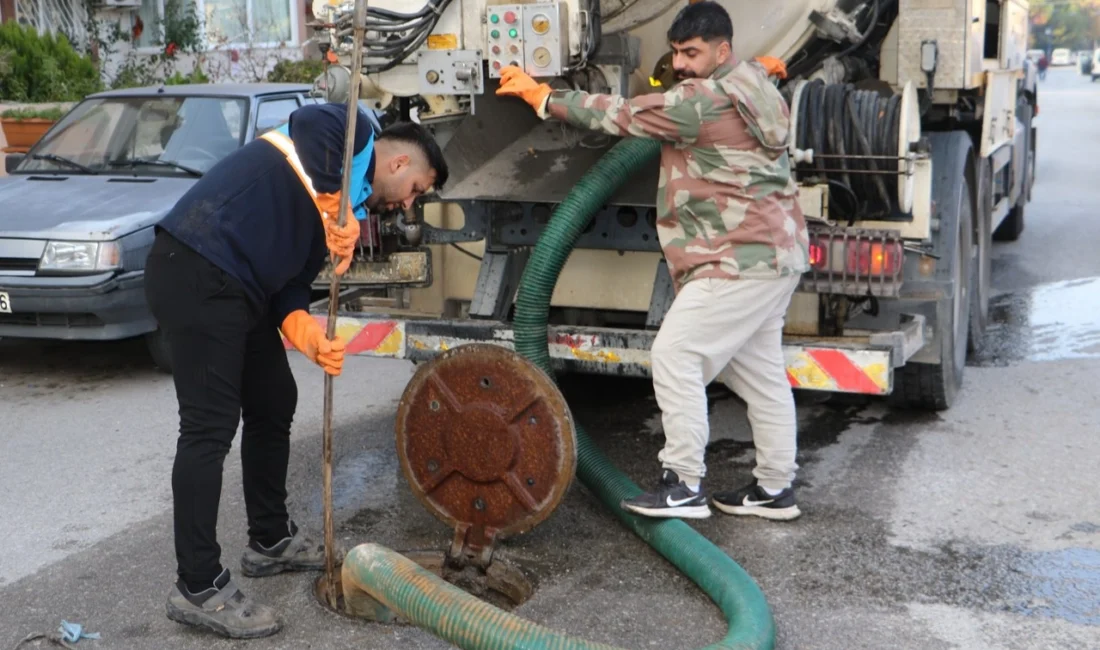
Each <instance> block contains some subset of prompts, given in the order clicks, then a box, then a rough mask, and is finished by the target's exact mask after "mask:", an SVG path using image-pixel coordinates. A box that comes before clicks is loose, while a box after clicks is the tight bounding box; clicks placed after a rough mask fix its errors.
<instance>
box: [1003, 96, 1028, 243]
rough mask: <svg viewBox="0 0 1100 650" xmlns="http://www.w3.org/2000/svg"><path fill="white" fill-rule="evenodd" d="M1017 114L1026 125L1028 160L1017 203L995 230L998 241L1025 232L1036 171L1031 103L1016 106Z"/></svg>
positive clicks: (1025, 162) (1011, 238)
mask: <svg viewBox="0 0 1100 650" xmlns="http://www.w3.org/2000/svg"><path fill="white" fill-rule="evenodd" d="M1016 114H1017V115H1020V116H1021V118H1022V119H1021V120H1020V122H1021V123H1022V124H1023V125H1024V133H1025V134H1026V136H1025V137H1026V139H1027V140H1026V142H1025V144H1024V151H1026V152H1027V160H1026V161H1024V165H1023V169H1024V172H1023V173H1024V177H1023V179H1021V181H1020V196H1019V197H1018V198H1017V199H1016V205H1014V206H1012V210H1010V211H1009V213H1008V216H1007V217H1005V220H1004V221H1002V222H1001V225H999V226H997V230H995V231H994V232H993V239H995V240H996V241H1016V240H1017V239H1019V238H1020V235H1021V234H1022V233H1023V232H1024V206H1025V205H1026V204H1027V201H1028V197H1029V195H1030V194H1031V192H1030V189H1029V188H1030V187H1031V180H1032V177H1033V175H1034V173H1035V146H1034V145H1035V143H1034V140H1033V139H1032V137H1031V105H1030V104H1027V103H1026V102H1024V103H1021V104H1020V105H1019V106H1017V107H1016Z"/></svg>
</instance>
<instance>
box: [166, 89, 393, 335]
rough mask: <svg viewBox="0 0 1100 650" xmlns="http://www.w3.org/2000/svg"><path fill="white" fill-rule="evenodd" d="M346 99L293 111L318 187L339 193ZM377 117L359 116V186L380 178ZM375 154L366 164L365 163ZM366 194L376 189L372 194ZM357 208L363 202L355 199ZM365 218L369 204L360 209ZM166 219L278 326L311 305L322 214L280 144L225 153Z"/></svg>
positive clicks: (297, 141) (259, 143)
mask: <svg viewBox="0 0 1100 650" xmlns="http://www.w3.org/2000/svg"><path fill="white" fill-rule="evenodd" d="M346 115H347V106H346V105H345V104H337V103H332V104H307V105H305V106H303V107H301V108H299V109H298V110H296V111H294V112H293V113H291V115H290V122H289V123H288V125H287V127H289V134H290V138H291V140H293V142H294V149H295V151H296V152H297V154H298V158H299V159H300V160H301V162H302V166H303V167H304V168H305V172H306V174H308V175H309V177H310V178H311V179H312V181H313V188H314V190H315V191H316V192H318V193H319V194H331V193H336V192H339V191H340V185H341V180H342V177H341V169H342V167H343V163H344V137H345V129H344V125H345V117H346ZM379 131H380V128H379V126H378V122H377V120H376V119H375V118H374V116H373V115H368V114H367V113H366V112H364V111H363V110H362V109H360V110H359V115H358V117H357V118H356V129H355V158H356V159H357V162H360V163H361V164H354V165H353V167H365V168H366V174H365V178H363V179H354V180H353V183H352V190H353V191H352V193H351V195H352V197H353V199H354V197H356V196H363V195H364V192H363V191H358V192H357V191H355V190H356V189H357V188H362V187H364V186H366V187H367V188H369V187H370V184H372V183H373V180H374V169H375V161H374V147H373V142H374V139H373V137H372V135H376V134H377V133H378V132H379ZM368 161H369V162H368ZM367 193H368V194H369V192H367ZM353 207H360V206H356V205H354V204H353ZM357 212H358V213H359V214H360V215H362V216H365V209H361V210H357ZM160 227H161V228H163V229H164V230H166V231H168V232H169V233H170V234H171V235H172V236H173V237H175V238H176V239H178V240H180V241H181V242H182V243H184V244H185V245H187V246H188V247H190V248H192V249H194V250H195V252H197V253H198V254H199V255H201V256H203V257H204V258H206V259H207V260H209V261H210V262H211V263H213V264H214V265H216V266H217V267H218V268H220V269H222V270H223V271H225V272H226V273H228V274H229V275H230V276H232V277H233V278H235V279H236V280H237V281H239V282H240V283H241V284H242V285H243V286H244V288H245V291H246V292H247V293H248V296H249V297H250V298H251V299H252V300H253V301H254V302H256V303H257V304H258V305H264V306H266V307H267V309H268V311H269V314H270V315H271V316H272V317H274V319H275V323H276V324H281V323H282V322H283V320H284V319H285V318H286V316H287V314H289V313H291V312H292V311H296V310H298V309H306V308H308V307H309V302H310V300H309V299H310V287H311V285H312V284H313V282H314V280H316V279H317V275H318V274H319V273H320V272H321V269H322V268H324V265H325V260H326V259H327V258H328V255H329V252H328V247H327V246H326V244H325V230H324V225H323V224H322V223H321V216H320V213H319V212H318V211H317V206H316V204H315V203H314V202H313V199H312V198H311V197H310V195H309V192H308V191H307V190H306V188H305V187H304V186H303V185H302V181H301V180H300V179H299V178H298V175H297V174H296V173H295V172H294V169H293V168H292V167H291V166H290V164H289V163H288V162H287V160H286V157H285V156H284V155H283V154H282V152H281V151H279V150H278V149H277V148H275V146H274V145H272V144H271V143H269V142H267V141H266V140H261V139H259V138H257V139H256V140H253V141H252V142H249V143H248V144H246V145H245V146H244V147H241V148H240V149H238V150H237V151H235V152H233V153H232V154H230V155H229V156H226V157H225V158H224V159H222V160H221V161H220V162H218V164H216V165H214V167H212V168H211V169H210V171H208V172H206V174H204V175H203V177H202V178H201V179H199V181H198V182H197V183H195V185H194V186H193V187H192V188H191V189H190V190H189V191H188V192H187V193H186V194H184V195H183V197H182V198H180V200H179V201H178V202H177V203H176V205H175V206H174V207H173V208H172V210H171V211H170V212H169V213H168V215H167V216H165V218H164V220H163V221H162V222H161V223H160Z"/></svg>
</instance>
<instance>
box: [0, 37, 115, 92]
mask: <svg viewBox="0 0 1100 650" xmlns="http://www.w3.org/2000/svg"><path fill="white" fill-rule="evenodd" d="M0 53H2V54H0V59H3V65H2V66H0V99H2V100H4V101H14V102H65V101H78V100H81V99H83V98H84V97H85V96H86V95H89V94H91V93H94V92H97V91H99V90H101V89H102V86H103V84H102V82H101V81H100V78H99V71H98V70H97V69H96V66H95V63H93V62H92V59H91V57H89V56H86V55H85V56H81V55H80V54H79V53H78V52H77V51H76V50H74V49H73V46H72V44H70V43H69V40H68V39H67V38H65V37H64V36H59V35H58V36H55V35H53V34H47V35H45V36H42V35H39V34H38V32H37V31H36V30H35V29H34V28H33V27H27V26H23V25H20V24H19V23H17V22H15V21H8V22H5V23H2V24H0Z"/></svg>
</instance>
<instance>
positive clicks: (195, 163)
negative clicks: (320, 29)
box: [18, 96, 248, 176]
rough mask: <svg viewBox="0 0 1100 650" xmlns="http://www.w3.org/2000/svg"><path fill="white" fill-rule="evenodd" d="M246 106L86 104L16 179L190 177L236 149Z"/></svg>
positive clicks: (205, 101) (136, 100)
mask: <svg viewBox="0 0 1100 650" xmlns="http://www.w3.org/2000/svg"><path fill="white" fill-rule="evenodd" d="M247 106H248V105H247V103H246V101H245V100H244V99H239V98H228V97H170V96H157V97H108V98H97V99H89V100H85V101H84V102H82V103H80V104H79V105H78V106H77V107H76V108H74V109H73V110H72V111H71V112H70V113H69V114H68V115H66V116H65V117H64V118H62V120H61V122H60V123H58V124H57V126H56V128H55V129H53V131H52V132H51V133H49V135H47V136H46V137H44V138H43V139H42V140H41V141H40V142H39V143H38V145H37V146H36V147H35V148H34V149H33V150H32V151H31V154H30V155H29V156H28V157H27V158H25V159H24V160H23V161H22V163H21V164H20V165H19V168H18V171H21V172H25V171H37V172H42V171H64V172H65V173H76V174H80V173H106V172H114V173H127V174H133V173H138V174H142V175H189V176H195V175H197V174H199V173H202V172H206V171H208V170H209V169H210V168H211V167H213V166H214V165H215V164H216V163H217V162H218V161H220V160H221V159H222V158H224V157H226V156H227V155H229V154H230V153H232V152H233V151H235V150H236V149H238V148H239V147H240V146H241V143H242V141H243V139H244V131H245V120H246V118H247V115H246V112H247V110H248V108H247Z"/></svg>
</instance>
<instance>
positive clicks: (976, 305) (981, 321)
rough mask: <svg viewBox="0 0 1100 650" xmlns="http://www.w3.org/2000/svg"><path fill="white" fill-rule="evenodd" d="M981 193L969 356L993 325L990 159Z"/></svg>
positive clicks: (982, 167) (984, 163)
mask: <svg viewBox="0 0 1100 650" xmlns="http://www.w3.org/2000/svg"><path fill="white" fill-rule="evenodd" d="M976 177H977V179H978V193H977V195H976V197H975V201H974V204H975V205H976V206H977V208H978V210H977V212H976V213H975V214H974V246H975V253H974V254H975V256H976V257H977V259H976V260H975V264H974V275H973V276H972V281H971V283H970V332H969V335H968V336H967V340H966V349H967V352H976V351H977V350H978V349H979V348H980V347H981V344H982V337H983V336H985V328H986V325H987V324H988V323H989V298H990V294H991V293H992V291H993V250H992V248H993V233H992V232H991V231H992V227H993V167H992V165H991V164H990V162H989V159H988V158H983V159H982V160H981V161H980V162H979V163H978V173H977V175H976Z"/></svg>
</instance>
